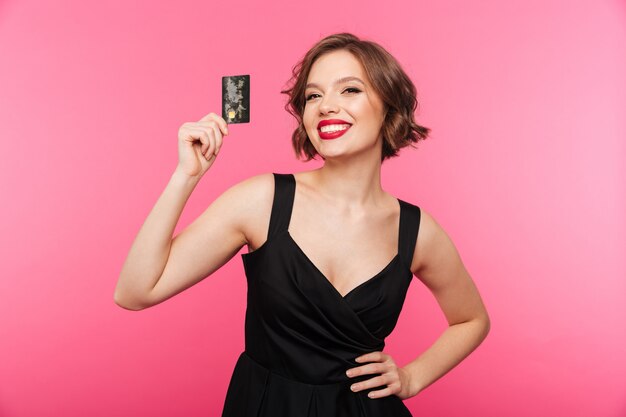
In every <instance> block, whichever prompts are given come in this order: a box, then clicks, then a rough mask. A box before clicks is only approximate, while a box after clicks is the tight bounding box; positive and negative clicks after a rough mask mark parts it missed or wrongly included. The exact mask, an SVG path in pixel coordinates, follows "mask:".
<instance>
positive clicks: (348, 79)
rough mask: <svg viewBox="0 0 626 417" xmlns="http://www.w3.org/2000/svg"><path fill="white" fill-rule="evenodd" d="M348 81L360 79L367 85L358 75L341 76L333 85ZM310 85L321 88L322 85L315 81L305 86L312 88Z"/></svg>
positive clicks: (359, 80)
mask: <svg viewBox="0 0 626 417" xmlns="http://www.w3.org/2000/svg"><path fill="white" fill-rule="evenodd" d="M348 81H358V82H360V83H361V84H363V85H365V83H364V82H363V81H361V79H360V78H358V77H352V76H350V77H343V78H339V79H338V80H336V81H335V82H334V83H333V85H337V84H342V83H345V82H348ZM310 87H315V88H320V86H319V85H318V84H315V83H308V84H307V85H306V86H305V87H304V88H310Z"/></svg>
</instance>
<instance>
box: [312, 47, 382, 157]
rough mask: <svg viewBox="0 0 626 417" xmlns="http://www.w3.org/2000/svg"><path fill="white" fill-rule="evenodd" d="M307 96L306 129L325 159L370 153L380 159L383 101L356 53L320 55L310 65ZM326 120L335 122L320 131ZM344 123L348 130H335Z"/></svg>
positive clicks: (339, 52)
mask: <svg viewBox="0 0 626 417" xmlns="http://www.w3.org/2000/svg"><path fill="white" fill-rule="evenodd" d="M348 77H350V78H348ZM305 97H306V105H305V108H304V115H303V117H302V119H303V123H304V128H305V129H306V132H307V135H308V136H309V139H310V140H311V143H312V144H313V146H314V147H315V149H316V150H317V152H318V153H319V154H320V155H321V156H322V157H323V158H324V159H329V158H333V157H342V156H349V155H358V154H363V153H371V154H372V155H373V158H374V157H375V158H377V159H378V161H380V155H381V152H382V140H381V135H380V128H381V126H382V124H383V120H384V113H383V112H384V104H383V102H382V100H381V99H380V97H379V96H378V94H376V93H375V92H374V90H373V88H372V85H371V84H370V82H369V80H368V79H367V77H366V75H365V72H364V70H363V67H362V66H361V63H360V62H359V60H358V59H357V58H355V57H354V55H352V54H351V53H350V52H348V51H345V50H336V51H332V52H328V53H326V54H324V55H322V56H320V57H319V58H318V59H317V60H316V61H315V63H314V64H313V66H312V67H311V71H310V73H309V77H308V79H307V87H306V90H305ZM326 120H336V121H335V122H332V124H331V125H327V126H325V127H322V128H321V130H320V126H319V123H320V122H322V121H326ZM345 124H349V125H350V126H348V127H347V130H345V131H343V132H340V131H337V132H334V133H333V132H332V131H334V130H336V129H345V128H346V126H345ZM341 125H344V126H341ZM327 129H330V130H331V131H330V132H325V130H327ZM338 135H340V136H338Z"/></svg>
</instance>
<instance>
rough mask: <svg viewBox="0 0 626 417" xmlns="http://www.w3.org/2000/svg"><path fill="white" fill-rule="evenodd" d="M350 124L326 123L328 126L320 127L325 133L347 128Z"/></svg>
mask: <svg viewBox="0 0 626 417" xmlns="http://www.w3.org/2000/svg"><path fill="white" fill-rule="evenodd" d="M349 127H350V125H348V124H345V125H326V126H322V127H321V128H320V130H321V131H322V132H324V133H331V132H338V131H340V130H346V129H347V128H349Z"/></svg>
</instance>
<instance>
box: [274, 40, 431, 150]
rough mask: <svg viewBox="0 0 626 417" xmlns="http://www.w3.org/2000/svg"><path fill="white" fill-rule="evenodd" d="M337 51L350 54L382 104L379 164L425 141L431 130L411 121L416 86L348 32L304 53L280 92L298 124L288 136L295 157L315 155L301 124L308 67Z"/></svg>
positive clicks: (381, 52)
mask: <svg viewBox="0 0 626 417" xmlns="http://www.w3.org/2000/svg"><path fill="white" fill-rule="evenodd" d="M340 49H343V50H346V51H348V52H350V53H352V55H354V56H355V57H356V58H357V59H358V60H359V61H360V63H361V65H362V66H363V68H364V70H365V74H366V75H367V77H368V78H369V81H370V83H371V84H372V87H373V89H374V91H375V92H376V93H377V94H378V95H379V97H380V98H381V100H382V101H383V103H384V112H385V118H384V121H383V124H382V127H381V132H382V136H383V148H382V154H381V162H382V161H384V160H385V159H387V158H391V157H394V156H397V155H398V151H399V150H400V149H401V148H404V147H405V146H409V145H411V146H412V143H413V142H414V143H417V142H418V141H419V140H423V139H426V138H427V137H428V134H429V132H430V129H429V128H427V127H424V126H420V125H418V124H417V123H415V120H414V118H413V113H414V112H415V109H416V108H417V106H418V102H417V98H416V89H415V86H414V85H413V82H412V81H411V79H410V78H409V77H408V76H407V75H406V73H405V72H404V70H403V69H402V67H401V66H400V64H399V63H398V61H396V59H395V58H394V57H393V56H392V55H391V54H390V53H389V52H387V51H386V50H385V49H384V48H383V47H382V46H380V45H378V44H377V43H375V42H372V41H367V40H361V39H359V38H357V37H356V36H355V35H353V34H351V33H345V32H344V33H336V34H333V35H329V36H327V37H325V38H324V39H322V40H320V41H319V42H317V43H316V44H315V45H314V46H313V47H312V48H311V49H310V50H309V51H308V52H307V53H306V55H305V56H304V58H302V60H301V61H300V62H298V63H297V64H296V65H295V66H294V67H293V68H292V77H291V79H290V80H289V82H288V84H290V85H291V87H290V88H288V89H286V90H282V91H281V93H282V94H287V95H288V97H289V101H288V102H287V104H286V105H285V110H287V111H288V112H289V113H290V114H291V115H292V116H294V117H295V118H296V120H297V122H298V127H297V128H296V130H294V132H293V134H292V135H291V142H292V145H293V148H294V151H295V154H296V158H298V159H300V155H304V156H305V157H306V161H310V160H311V159H315V157H316V155H318V153H317V151H316V150H315V147H314V146H313V144H312V143H311V140H310V139H309V137H308V135H307V133H306V129H305V128H304V124H303V123H302V117H303V114H304V107H305V105H306V98H305V95H304V92H305V85H306V82H307V79H308V77H309V72H310V71H311V67H312V66H313V63H315V61H316V60H317V59H318V58H319V57H320V56H322V55H323V54H325V53H327V52H331V51H335V50H340ZM414 147H416V146H414Z"/></svg>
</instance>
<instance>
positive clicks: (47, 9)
mask: <svg viewBox="0 0 626 417" xmlns="http://www.w3.org/2000/svg"><path fill="white" fill-rule="evenodd" d="M88 3H89V4H88ZM163 3H164V2H163ZM283 3H284V4H281V5H279V4H268V3H263V4H253V3H252V2H250V4H242V2H236V3H229V2H206V1H177V2H172V4H162V5H158V6H157V5H156V3H154V2H148V1H146V2H144V3H143V4H139V2H127V1H121V0H117V1H106V2H84V1H76V0H68V1H64V2H52V1H33V0H23V1H8V2H7V1H4V2H2V3H0V63H1V65H0V137H1V139H2V152H1V153H0V170H1V175H0V190H1V191H2V196H3V201H4V203H3V204H2V205H0V222H1V223H0V228H1V230H2V235H3V239H2V246H3V247H2V252H1V253H2V258H3V259H2V262H1V263H0V415H1V416H3V417H27V416H28V417H30V416H39V417H45V416H63V417H73V416H92V417H93V416H138V417H143V416H182V415H184V416H187V417H191V416H216V415H218V414H219V412H220V411H221V407H222V404H223V400H224V396H225V393H226V388H227V384H228V381H229V378H230V374H231V371H232V369H233V366H234V364H235V360H236V358H237V356H238V355H239V353H240V352H241V350H242V349H243V343H244V340H243V324H244V321H243V319H244V312H245V296H246V282H245V277H244V275H243V266H242V263H241V259H240V257H239V255H237V256H236V257H235V258H233V259H232V260H231V261H230V262H229V263H228V264H226V265H225V266H224V267H223V268H222V269H220V270H219V271H217V272H216V273H215V274H213V275H211V276H210V277H209V278H208V279H206V280H204V281H202V282H201V283H199V284H197V285H196V286H194V287H192V288H191V289H189V290H187V291H185V292H183V293H181V294H179V295H177V296H175V297H174V298H172V299H170V300H168V301H166V302H165V303H163V304H160V305H158V306H155V307H153V308H150V309H147V310H144V311H139V312H131V311H127V310H124V309H122V308H120V307H118V306H117V305H115V304H114V302H113V290H114V287H115V283H116V281H117V278H118V274H119V272H120V269H121V266H122V264H123V261H124V259H125V257H126V255H127V253H128V250H129V248H130V245H131V243H132V241H133V239H134V237H135V235H136V233H137V232H138V230H139V227H140V226H141V224H142V223H143V221H144V219H145V217H146V216H147V214H148V213H149V211H150V209H151V208H152V206H153V205H154V203H155V202H156V200H157V198H158V196H159V195H160V193H161V192H162V190H163V188H164V187H165V185H166V183H167V181H168V179H169V177H170V175H171V173H172V171H173V169H174V168H175V165H176V162H177V146H176V134H177V131H178V128H179V126H180V125H181V124H182V123H183V122H186V121H195V120H197V119H199V118H200V117H202V116H203V115H205V114H207V113H209V112H211V111H213V112H216V113H217V112H219V109H220V97H221V95H220V94H221V85H220V81H221V76H223V75H238V74H250V76H251V123H250V124H246V125H237V126H233V127H232V128H231V134H230V136H229V137H227V138H226V143H225V145H224V147H223V149H222V151H221V153H220V155H219V157H218V160H217V162H216V163H215V164H214V166H213V167H212V168H211V170H210V171H209V172H208V173H207V175H206V176H205V178H203V180H202V182H201V183H200V184H199V186H198V187H197V189H196V191H195V192H194V194H193V195H192V196H191V198H190V200H189V201H188V203H187V206H186V208H185V211H184V213H183V215H182V217H181V220H180V222H179V225H178V228H177V232H178V231H180V230H181V229H182V228H183V227H184V226H186V225H187V224H189V223H190V222H191V221H192V220H193V219H195V218H196V217H197V216H198V215H199V214H200V213H201V212H202V211H203V210H204V208H205V207H206V206H207V205H208V204H209V203H210V202H211V201H212V200H213V199H214V198H215V197H216V196H218V195H219V194H220V193H222V192H223V191H225V190H226V189H227V188H228V187H229V186H231V185H232V184H234V183H236V182H238V181H241V180H242V179H244V178H247V177H249V176H252V175H256V174H259V173H262V172H297V171H301V170H309V169H313V168H315V167H317V166H319V161H318V162H311V163H308V164H304V163H302V162H300V161H297V160H296V159H295V158H294V155H293V151H292V149H291V147H290V133H291V130H292V128H293V126H294V122H293V121H292V120H291V118H290V116H289V115H288V114H287V113H286V112H285V111H284V110H283V104H284V96H282V95H281V94H280V93H279V91H280V89H281V88H283V87H284V86H285V83H286V81H287V80H288V78H289V76H290V71H291V67H292V66H293V65H294V64H295V63H296V61H297V60H298V59H299V58H300V57H301V56H302V54H304V52H305V51H306V50H307V49H308V48H309V47H310V46H312V45H313V43H315V42H316V41H317V40H318V39H320V38H321V37H323V36H325V35H328V34H330V33H333V32H338V31H349V32H353V33H355V34H357V35H359V36H363V37H365V38H368V39H372V40H375V41H377V42H379V43H381V44H382V45H383V46H385V47H386V48H387V49H388V50H389V51H390V52H391V53H392V54H394V55H395V56H396V57H397V58H398V60H399V61H400V62H401V63H402V65H403V66H404V68H405V70H406V71H407V73H408V74H409V75H410V76H411V77H412V79H413V80H414V82H415V84H416V86H417V89H418V93H419V97H418V98H419V100H420V108H419V110H418V113H417V114H418V120H420V122H421V123H422V124H424V125H425V126H428V127H431V128H432V129H433V133H432V137H431V138H430V139H429V140H427V141H426V142H423V143H421V145H420V148H419V149H418V150H411V149H406V150H404V151H403V152H402V154H401V156H400V157H399V158H395V159H393V160H390V161H388V162H386V163H385V164H384V165H383V185H384V188H385V189H386V190H387V191H389V192H391V193H392V194H394V195H396V196H398V197H400V198H402V199H406V200H407V201H410V202H413V203H414V204H417V205H419V206H421V207H423V208H424V209H425V210H429V212H430V213H431V214H433V215H434V216H435V218H436V219H438V221H439V222H440V223H441V224H442V226H443V227H444V228H445V229H446V230H447V231H448V233H449V235H450V236H451V237H452V239H453V240H454V242H455V244H456V246H457V248H458V249H459V251H460V253H461V255H462V258H463V261H464V262H465V264H466V266H467V268H468V270H469V271H470V273H471V275H472V276H473V278H474V280H475V281H476V283H477V285H478V287H479V289H480V291H481V294H482V296H483V298H484V301H485V304H486V306H487V308H488V310H489V313H490V316H491V320H492V329H491V333H490V334H489V336H488V337H487V339H486V340H485V342H484V343H483V345H481V346H480V347H479V348H478V350H476V351H475V352H474V353H472V354H471V355H470V356H469V357H468V358H467V359H466V360H465V361H464V362H463V363H462V364H461V365H459V366H458V367H456V368H455V369H453V370H452V371H451V372H450V373H448V374H447V375H446V376H444V378H443V379H440V380H439V381H437V382H435V384H433V385H431V386H430V387H429V388H427V389H426V390H424V391H423V392H422V393H420V394H419V395H418V396H416V397H413V398H411V399H409V400H407V401H406V404H407V406H408V407H409V408H410V409H411V410H412V412H413V413H414V414H415V415H416V416H431V417H435V416H446V417H451V416H483V417H487V416H509V417H517V416H553V415H554V416H557V415H558V416H568V417H576V416H594V417H597V416H607V417H608V416H615V417H617V416H624V415H626V399H625V393H626V359H625V356H624V352H625V348H626V336H625V332H624V321H625V319H626V307H625V305H626V303H625V301H626V281H625V279H624V278H625V276H626V261H625V259H624V253H625V252H626V251H625V249H626V225H625V218H624V213H625V212H626V187H625V186H624V185H625V179H626V172H625V170H626V168H625V166H626V164H625V162H626V149H625V145H624V139H625V138H626V117H625V115H626V114H625V109H626V77H625V76H624V74H626V48H624V45H625V41H626V17H625V16H626V7H625V6H624V2H623V1H617V0H613V1H600V0H582V1H569V0H568V1H555V0H549V1H547V0H541V1H538V0H534V1H506V2H501V1H495V0H491V1H482V2H465V1H454V2H450V1H449V2H445V4H441V3H439V4H435V2H426V1H404V2H397V3H395V4H393V3H394V2H391V3H385V4H388V6H387V7H381V6H379V5H372V6H365V5H363V3H362V2H357V1H344V2H336V1H328V0H321V1H318V2H315V3H314V4H313V3H310V2H309V3H301V4H300V3H295V2H283ZM407 178H409V180H406V179H407ZM244 251H246V249H245V247H244V248H243V249H242V251H241V252H240V253H243V252H244ZM445 326H446V322H445V318H444V316H443V314H442V313H441V311H440V310H439V307H438V306H437V304H436V302H435V300H434V298H433V297H432V295H431V294H430V292H429V291H428V290H427V289H426V287H425V286H424V285H423V284H421V283H420V281H419V280H417V279H415V280H414V282H413V284H412V285H411V287H410V289H409V293H408V295H407V299H406V304H405V308H404V310H403V312H402V315H401V317H400V320H399V322H398V325H397V327H396V329H395V331H394V333H393V334H392V335H391V336H390V337H389V338H388V339H387V349H386V350H387V351H388V352H389V353H391V354H392V355H394V357H395V358H396V361H397V362H398V363H399V364H405V363H406V362H408V361H410V360H412V359H413V358H415V357H417V355H419V354H420V353H421V352H422V351H423V350H424V349H426V348H427V347H428V346H430V344H432V343H433V342H434V340H435V339H436V338H437V337H438V335H439V334H440V333H441V332H442V331H443V330H444V328H445Z"/></svg>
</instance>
